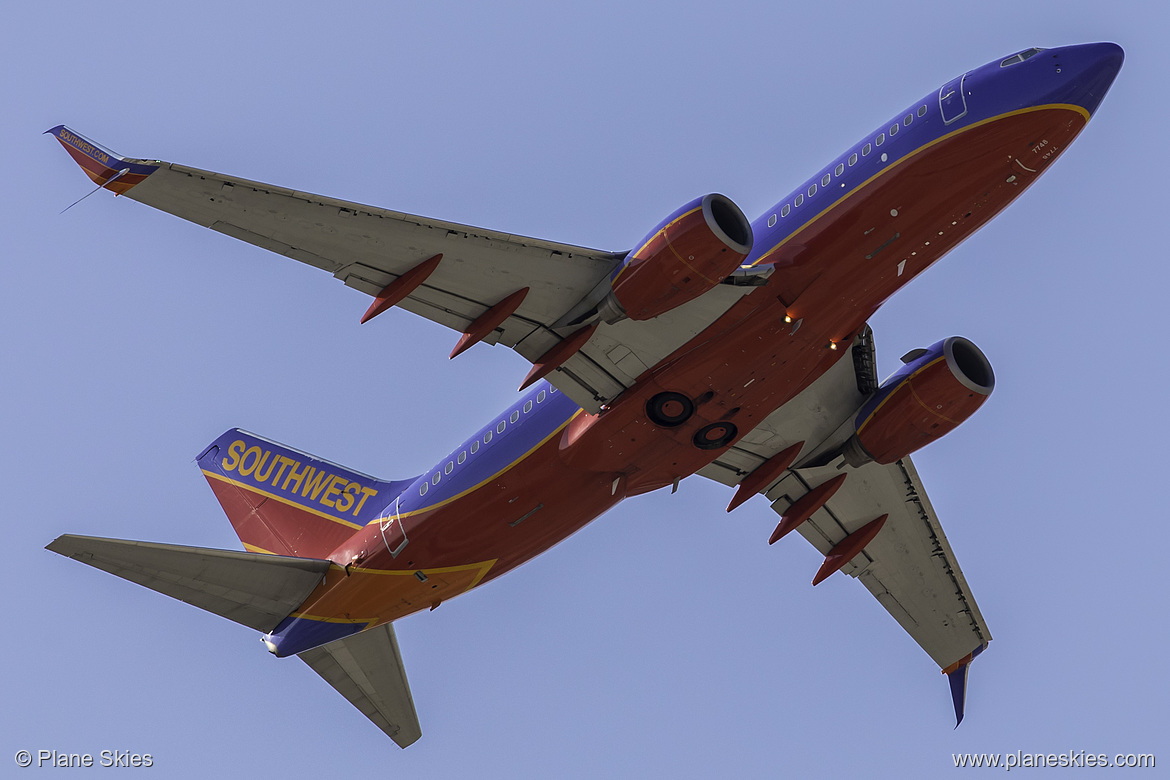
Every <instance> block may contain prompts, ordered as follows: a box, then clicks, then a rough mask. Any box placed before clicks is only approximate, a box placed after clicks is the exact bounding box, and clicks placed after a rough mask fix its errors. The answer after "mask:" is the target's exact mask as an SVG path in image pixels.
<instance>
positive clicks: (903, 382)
mask: <svg viewBox="0 0 1170 780" xmlns="http://www.w3.org/2000/svg"><path fill="white" fill-rule="evenodd" d="M946 359H947V356H946V355H939V356H938V357H937V358H935V359H934V360H932V361H930V362H929V363H927V364H926V365H925V366H922V367H921V368H919V369H918V370H917V371H915V372H914V373H913V374H911V375H910V376H908V377H906V378H905V379H903V380H902V381H901V382H900V383H899V388H900V387H901V386H902V385H905V384H906V383H907V382H909V381H911V380H912V379H914V377H916V376H918V375H919V374H921V373H922V372H923V371H925V370H926V369H928V368H930V367H931V366H933V365H934V364H935V363H937V362H938V361H940V360H946ZM897 392H898V391H897V390H895V391H894V392H892V393H890V394H889V395H887V396H886V397H885V398H883V399H882V401H881V403H879V404H878V405H877V406H875V407H874V408H873V411H872V412H870V413H869V416H868V417H866V418H865V422H863V423H862V424H861V425H859V426H857V434H858V435H859V436H860V435H861V432H862V431H863V430H865V426H867V425H869V422H870V420H872V419H873V416H874V415H875V414H877V413H878V409H881V408H882V407H883V406H885V405H886V402H887V401H889V400H890V399H891V398H893V397H894V396H895V395H897ZM914 397H915V398H917V397H918V396H917V395H915V396H914ZM919 403H922V401H919ZM939 416H940V417H941V416H942V415H939ZM944 419H945V418H944Z"/></svg>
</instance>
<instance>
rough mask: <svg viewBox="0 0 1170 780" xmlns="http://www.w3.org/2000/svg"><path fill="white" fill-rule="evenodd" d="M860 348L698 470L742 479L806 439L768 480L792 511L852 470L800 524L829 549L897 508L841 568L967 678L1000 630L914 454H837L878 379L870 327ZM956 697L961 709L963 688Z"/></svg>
mask: <svg viewBox="0 0 1170 780" xmlns="http://www.w3.org/2000/svg"><path fill="white" fill-rule="evenodd" d="M852 350H853V351H852V357H853V358H854V359H853V360H846V359H843V360H841V361H838V363H837V364H836V365H835V366H834V367H833V368H832V369H830V371H829V372H827V373H826V374H825V375H824V376H822V377H821V378H820V379H818V380H817V382H815V383H814V384H813V385H811V386H810V387H809V388H808V389H806V390H805V391H804V392H803V393H801V394H800V395H799V396H797V397H796V398H795V399H793V400H792V401H791V402H789V403H788V404H787V405H785V406H784V407H782V408H781V409H779V410H778V411H777V412H775V413H774V414H772V415H771V416H770V417H768V418H767V419H766V420H765V421H764V422H763V423H762V424H761V425H760V426H758V427H757V428H756V429H755V430H754V431H752V432H751V433H749V434H748V435H747V436H745V437H744V438H743V439H741V440H740V441H739V442H738V443H737V444H736V445H735V446H734V447H732V448H731V449H730V450H728V451H727V452H725V453H724V454H722V455H720V457H719V459H718V460H716V461H715V462H714V463H712V464H711V465H709V466H707V467H706V468H705V469H703V470H702V471H701V472H699V473H700V474H702V475H704V476H707V477H709V478H711V479H714V480H716V481H719V482H723V483H724V484H727V485H737V484H739V483H740V482H741V481H743V480H744V478H745V477H747V475H749V474H750V473H752V472H753V471H754V470H755V469H757V468H758V467H759V466H760V465H761V464H763V463H764V462H765V461H766V460H767V459H768V458H770V457H772V456H773V455H775V454H776V453H778V452H780V451H782V450H783V449H785V448H786V447H788V446H790V445H792V444H793V443H796V442H804V443H805V444H804V447H803V449H802V451H801V454H800V456H799V457H798V459H797V460H796V463H795V466H794V467H792V468H789V469H788V470H787V471H785V472H783V474H782V475H780V476H779V477H778V478H777V479H774V480H773V481H772V482H771V483H770V484H768V485H766V486H764V487H763V488H762V490H763V491H764V492H765V495H766V496H767V498H768V500H769V501H771V502H772V509H773V511H774V512H775V513H776V514H777V515H780V516H782V515H784V513H785V512H786V511H787V510H788V509H789V508H790V507H791V506H792V505H793V503H794V502H796V501H798V500H799V499H800V498H801V497H803V496H805V495H806V494H808V493H809V491H810V490H812V489H813V488H816V487H817V486H819V485H821V484H824V483H826V482H828V481H829V480H830V479H833V478H835V477H838V476H839V475H841V474H844V475H845V480H844V482H843V483H842V486H841V487H840V488H839V489H838V490H837V492H836V493H834V494H833V495H832V496H831V498H830V499H829V500H828V501H827V502H826V503H825V505H824V506H823V507H822V508H821V509H819V510H817V511H816V512H815V513H814V514H813V515H812V516H811V517H810V518H809V519H808V520H806V521H805V522H804V523H802V524H801V525H799V526H798V527H797V530H798V531H799V533H800V534H801V535H802V536H803V537H804V538H805V539H806V540H808V542H809V543H810V544H812V545H813V547H815V548H816V549H817V551H818V552H820V553H821V554H823V555H826V556H828V555H829V554H830V552H832V550H833V548H834V547H836V546H837V545H838V544H840V543H841V542H842V541H843V540H844V539H845V538H846V537H847V536H849V534H851V533H853V532H854V531H857V530H859V529H860V528H861V527H862V526H864V525H866V524H867V523H869V522H870V521H872V520H875V519H876V518H879V517H880V516H881V515H888V518H887V520H886V522H885V525H884V526H883V527H882V530H881V531H880V532H879V533H878V535H877V536H876V537H875V538H874V539H873V540H872V541H871V542H869V543H868V544H867V545H866V546H865V548H864V549H863V550H862V551H861V552H859V553H858V554H857V555H856V556H854V557H853V558H852V559H851V560H850V561H849V562H848V563H847V564H846V565H845V566H844V567H843V568H842V569H841V571H842V572H844V573H845V574H847V575H849V576H851V577H853V578H855V579H857V580H859V581H860V582H861V583H862V584H863V585H864V586H865V587H866V589H867V590H869V592H870V593H872V594H873V596H874V597H875V598H876V599H877V600H878V603H880V604H881V605H882V607H884V608H885V609H886V611H887V612H889V613H890V615H891V616H892V617H893V618H894V619H895V620H896V621H897V622H898V624H899V625H900V626H902V628H903V629H905V630H906V632H907V633H908V634H909V635H910V636H911V637H912V638H913V639H914V641H915V642H917V643H918V644H919V646H921V647H922V649H923V650H924V651H926V653H927V654H928V655H929V656H930V657H931V659H932V660H933V661H934V662H935V663H936V664H938V666H939V667H940V668H941V669H943V670H944V671H946V672H948V673H951V672H955V671H956V670H960V671H962V672H964V677H963V679H964V680H965V664H966V663H969V661H970V659H971V657H972V655H977V654H978V653H979V652H980V651H981V650H982V649H983V648H984V647H986V646H987V643H988V642H990V641H991V633H990V631H989V630H988V628H987V624H986V622H985V621H984V619H983V616H982V614H981V613H980V611H979V607H978V605H977V604H976V602H975V598H974V596H973V595H972V592H971V589H970V587H969V586H968V584H967V581H966V578H965V577H964V576H963V572H962V569H961V568H960V566H959V562H958V558H957V556H956V555H955V552H954V550H953V549H952V548H951V546H950V543H949V542H948V541H947V537H946V534H945V533H943V529H942V525H941V524H940V523H939V520H938V517H937V515H936V514H935V511H934V507H933V506H932V505H931V503H930V499H929V498H928V497H927V495H926V489H925V488H924V487H923V485H922V481H921V479H920V478H919V476H918V472H917V471H916V470H915V468H914V464H913V462H912V461H911V460H910V458H908V457H907V458H903V459H902V460H900V461H898V462H896V463H893V464H891V465H888V466H884V465H880V464H877V463H869V464H866V465H864V466H860V467H852V466H848V465H846V464H845V463H844V459H843V458H842V457H839V456H834V455H833V453H835V451H836V450H837V448H838V447H840V446H841V445H842V444H843V443H844V442H845V441H846V440H847V439H848V438H849V436H850V435H851V434H852V433H853V418H854V416H855V414H856V412H857V410H858V409H859V408H860V407H861V406H862V404H863V403H864V402H865V400H866V399H867V398H868V396H869V393H871V392H872V390H873V388H875V387H876V384H877V383H876V381H875V379H874V377H873V375H872V370H873V357H872V341H871V339H870V337H869V334H868V332H867V333H866V334H865V337H863V338H861V339H858V340H857V342H856V343H855V344H854V345H853V347H852ZM764 541H766V539H763V538H762V539H761V543H763V542H764ZM810 573H811V572H810ZM956 702H957V703H956V708H957V709H958V710H960V712H959V713H958V714H959V715H960V717H961V693H960V694H956Z"/></svg>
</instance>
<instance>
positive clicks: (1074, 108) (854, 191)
mask: <svg viewBox="0 0 1170 780" xmlns="http://www.w3.org/2000/svg"><path fill="white" fill-rule="evenodd" d="M1051 109H1067V110H1071V111H1076V112H1077V113H1079V114H1081V115H1082V116H1084V118H1085V122H1088V121H1089V112H1088V111H1086V110H1085V109H1083V108H1081V107H1080V106H1074V105H1072V104H1071V103H1049V104H1047V105H1043V106H1032V107H1030V108H1021V109H1017V110H1015V111H1008V112H1007V113H1006V114H999V115H998V116H993V117H991V118H989V119H983V120H981V121H979V122H976V123H975V124H972V125H967V126H966V127H960V128H959V129H958V130H954V131H952V132H950V133H947V134H946V135H944V136H940V137H938V138H936V139H934V140H933V141H931V142H930V143H928V144H925V145H923V146H920V147H918V148H917V149H915V150H914V151H912V152H910V153H909V154H907V155H906V156H905V157H902V158H900V159H898V160H896V161H894V162H893V163H892V164H891V165H889V166H888V167H886V168H883V169H882V170H880V171H878V172H877V173H875V174H874V175H873V176H870V177H869V178H868V179H866V180H865V181H863V182H862V183H861V184H859V185H857V186H856V187H854V188H853V189H852V190H850V191H849V192H848V193H846V194H845V195H843V196H841V197H840V198H838V199H837V200H835V201H833V202H832V203H831V204H829V205H828V206H827V207H826V208H825V209H824V210H823V211H821V212H820V213H819V214H817V215H816V216H815V217H813V218H812V219H810V220H809V221H808V222H806V223H805V224H804V225H802V226H801V227H800V228H799V229H797V231H796V232H795V233H793V234H792V235H790V236H788V238H786V239H784V240H783V241H782V242H780V243H779V244H777V245H776V246H774V247H772V248H771V249H769V250H768V251H767V252H766V253H764V254H763V255H761V256H760V258H759V259H758V260H756V261H755V262H753V263H751V265H761V264H763V263H764V261H765V260H767V259H768V258H769V257H771V256H772V255H774V254H776V252H778V251H780V249H781V248H783V247H784V246H785V245H786V244H788V242H790V241H792V240H793V239H794V238H796V237H797V236H798V235H800V234H801V233H802V232H804V231H805V230H807V229H808V228H809V227H811V226H812V224H813V223H814V222H816V221H817V220H818V219H820V218H821V217H823V216H825V214H827V213H829V212H830V211H832V210H833V209H834V208H836V207H837V205H838V204H840V203H843V202H845V201H846V200H848V199H849V198H851V197H853V196H854V195H856V194H857V193H858V192H861V191H862V190H863V189H864V188H865V187H866V185H868V184H869V183H870V182H872V181H873V180H874V179H877V178H878V177H881V176H885V175H886V174H888V173H889V172H890V171H892V170H894V169H895V168H897V167H898V166H899V165H901V164H902V163H904V162H906V161H907V160H910V159H911V158H913V157H916V156H918V155H919V154H921V153H922V152H925V151H926V150H927V149H929V148H930V147H932V146H934V145H935V144H938V143H942V142H943V141H946V140H948V139H950V138H954V137H955V136H957V135H959V134H960V133H965V132H967V131H968V130H974V129H975V128H977V127H982V126H983V125H987V124H990V123H992V122H998V121H1000V120H1002V119H1007V118H1008V117H1013V116H1019V115H1020V114H1028V113H1031V112H1033V111H1048V110H1051Z"/></svg>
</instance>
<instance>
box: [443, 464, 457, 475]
mask: <svg viewBox="0 0 1170 780" xmlns="http://www.w3.org/2000/svg"><path fill="white" fill-rule="evenodd" d="M454 470H455V464H454V463H452V462H451V461H447V465H446V466H444V467H443V473H444V474H450V473H451V472H452V471H454Z"/></svg>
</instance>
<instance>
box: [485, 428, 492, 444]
mask: <svg viewBox="0 0 1170 780" xmlns="http://www.w3.org/2000/svg"><path fill="white" fill-rule="evenodd" d="M491 441H492V432H491V431H488V432H487V433H485V434H484V435H483V443H484V444H490V443H491Z"/></svg>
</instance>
